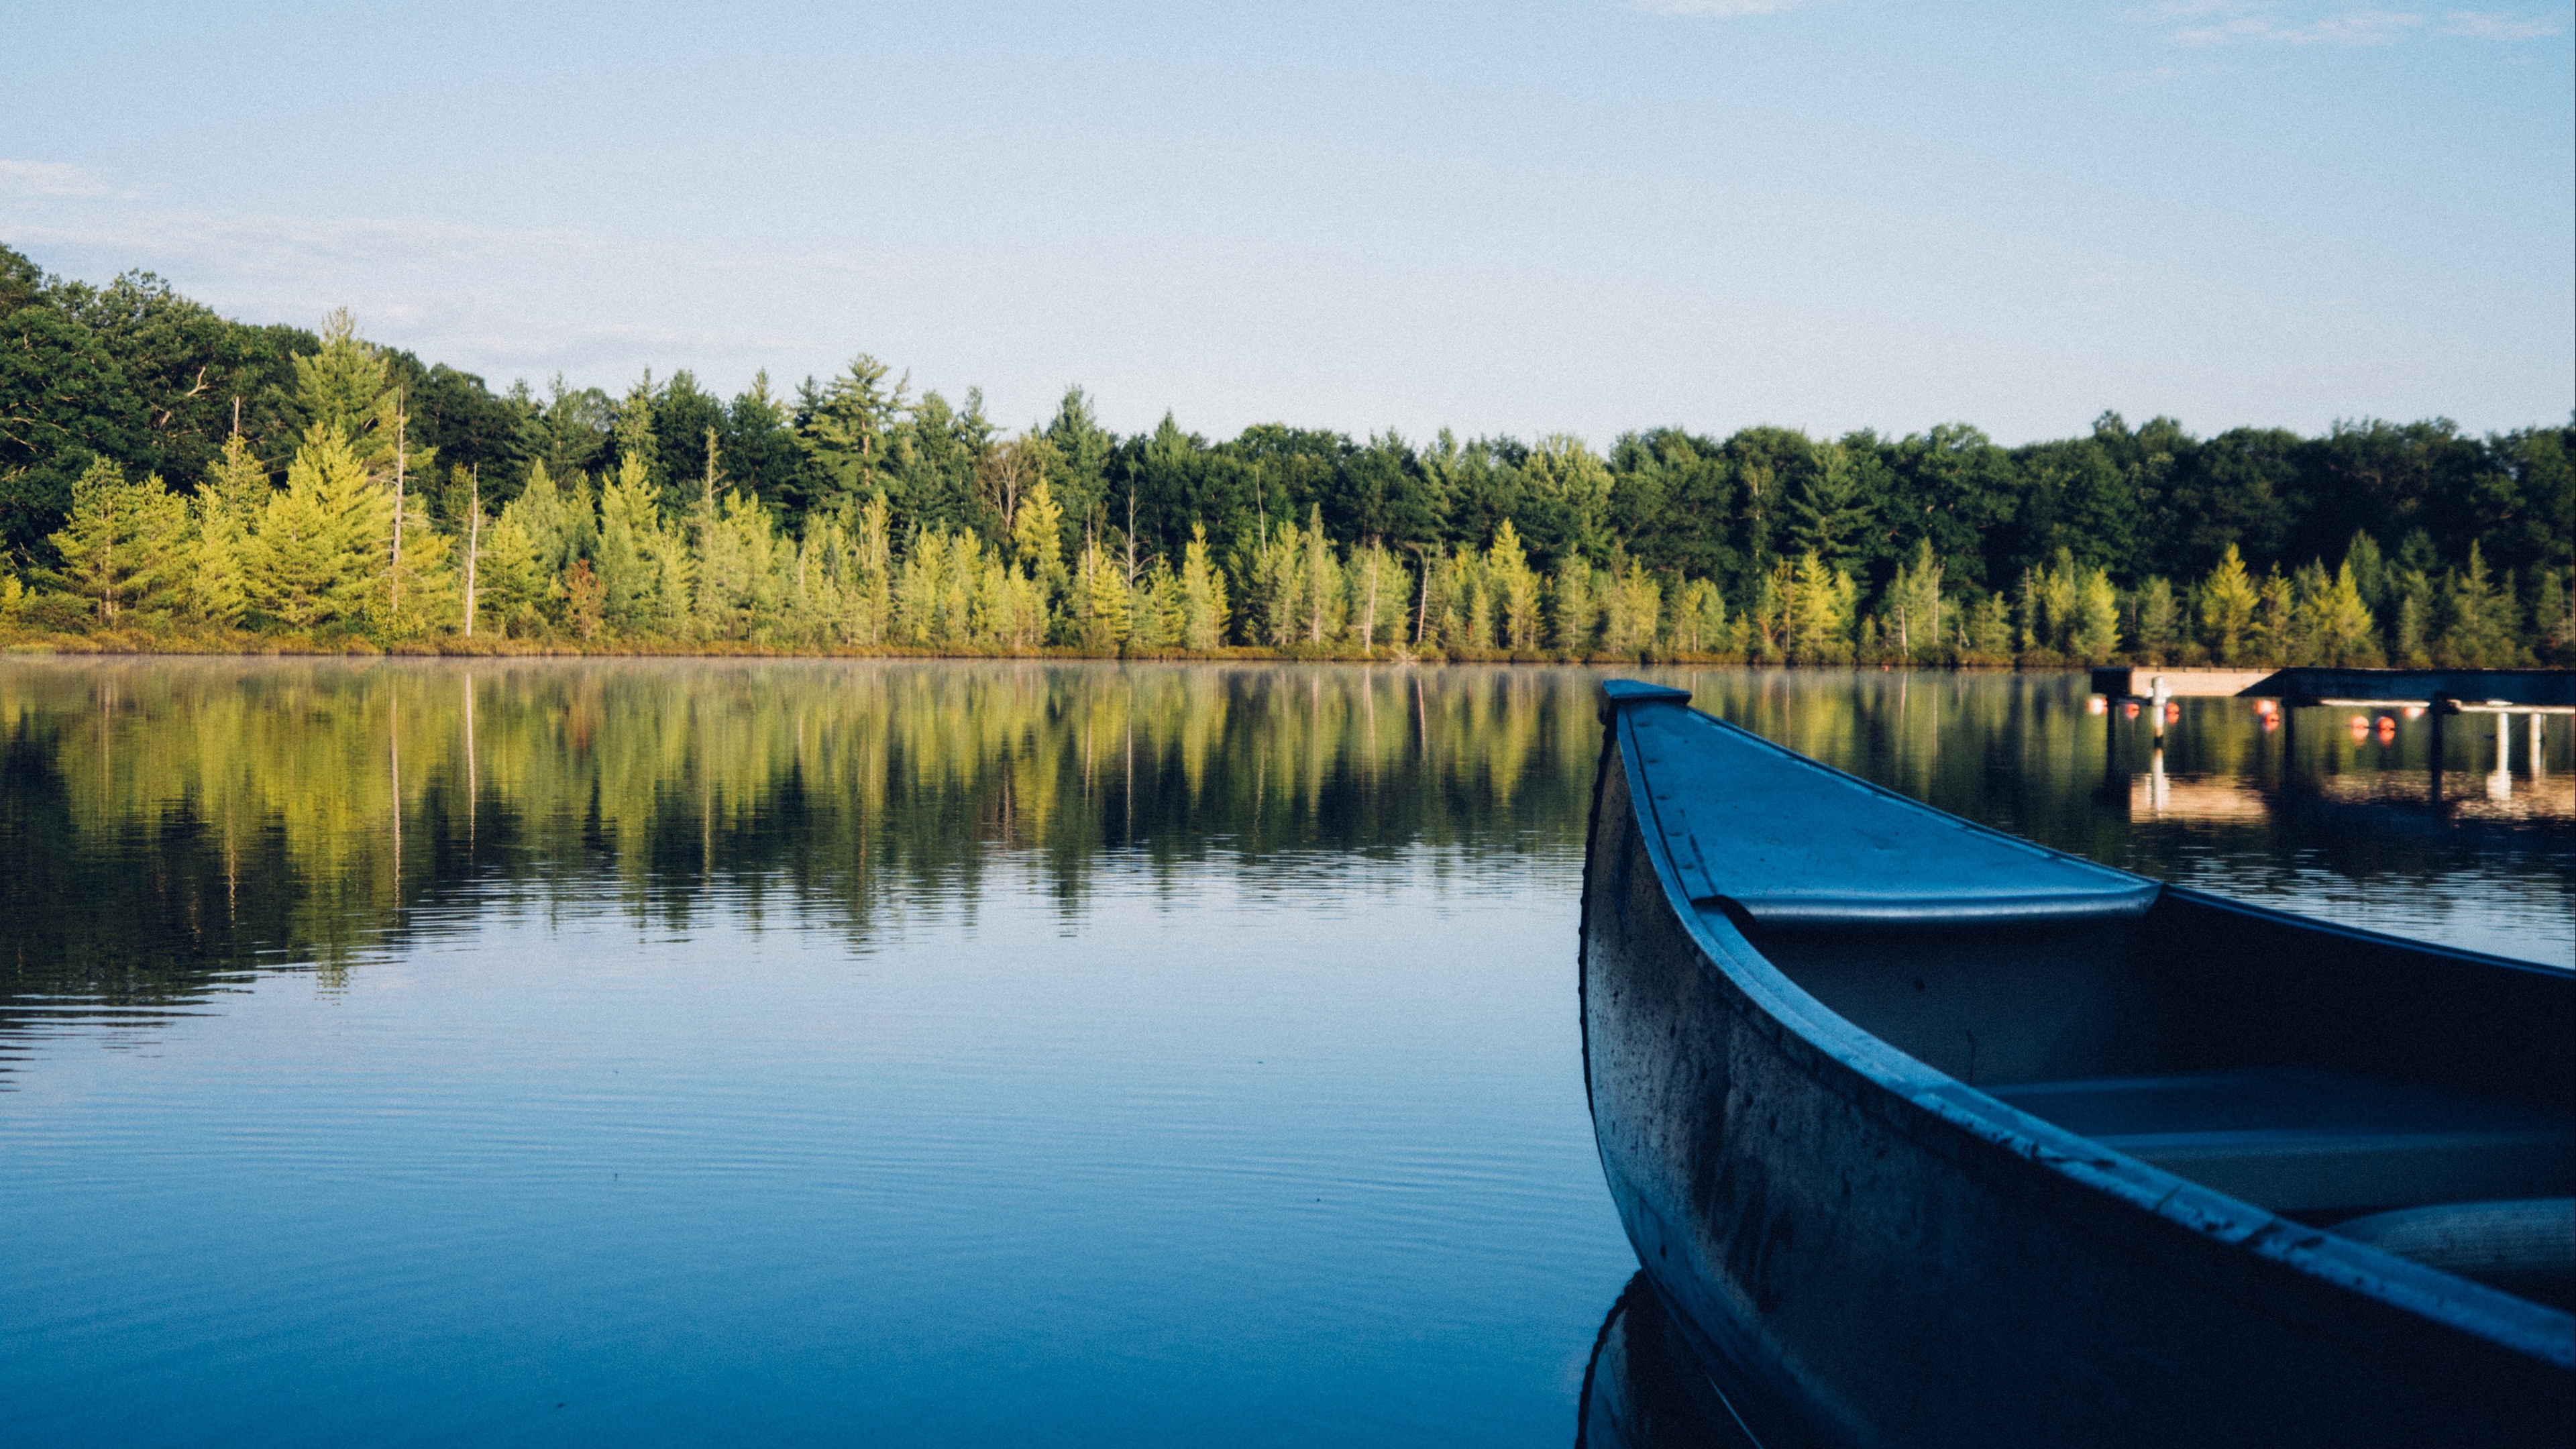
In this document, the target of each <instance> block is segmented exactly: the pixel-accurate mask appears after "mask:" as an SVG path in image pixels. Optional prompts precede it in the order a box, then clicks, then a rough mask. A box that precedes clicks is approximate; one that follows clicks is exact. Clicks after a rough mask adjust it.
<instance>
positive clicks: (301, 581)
mask: <svg viewBox="0 0 2576 1449" xmlns="http://www.w3.org/2000/svg"><path fill="white" fill-rule="evenodd" d="M392 524H393V498H392V495H391V494H390V493H388V492H386V491H385V490H383V489H381V488H378V487H377V486H376V485H375V484H374V483H373V482H372V481H371V480H370V479H369V478H368V477H367V470H366V468H365V466H364V465H363V464H361V463H360V462H359V461H358V457H357V453H356V451H355V450H354V449H353V448H352V447H351V446H350V444H349V440H348V436H347V435H346V434H345V433H343V432H341V431H340V430H338V429H337V428H335V427H333V426H332V425H331V424H330V423H329V422H328V421H327V420H325V421H317V422H315V423H314V424H313V425H312V427H311V428H310V430H308V431H307V432H306V434H305V439H304V446H302V447H301V448H298V449H297V450H296V453H295V460H294V461H293V462H292V463H291V464H289V465H288V467H287V470H286V487H284V488H283V489H280V490H279V491H277V492H276V493H273V494H271V495H270V497H269V499H268V501H267V503H266V504H265V505H264V506H263V507H262V508H261V509H260V514H259V519H258V523H257V526H256V527H255V528H253V529H252V531H251V533H250V536H249V538H248V539H247V540H246V542H245V543H244V545H243V548H242V564H243V568H242V583H243V587H244V591H245V592H246V593H247V594H248V595H249V597H250V602H251V606H252V607H253V608H255V609H257V610H259V611H260V612H261V613H264V614H266V615H268V616H270V617H271V618H274V619H276V620H277V621H278V622H280V623H282V624H284V625H285V626H286V627H288V628H290V629H294V630H297V631H299V632H301V631H306V630H311V629H316V628H320V627H322V626H324V625H329V624H354V623H356V622H357V621H358V620H359V618H360V617H361V616H362V615H363V613H364V611H365V609H366V607H367V596H368V592H369V586H370V585H371V584H372V583H373V582H374V565H375V563H376V560H377V552H376V547H377V541H378V540H380V539H381V540H386V541H388V542H390V538H391V534H390V529H391V527H392Z"/></svg>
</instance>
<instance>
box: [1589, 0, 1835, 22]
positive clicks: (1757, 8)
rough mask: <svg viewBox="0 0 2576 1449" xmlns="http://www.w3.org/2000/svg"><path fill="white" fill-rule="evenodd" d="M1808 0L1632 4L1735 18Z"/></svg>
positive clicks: (1654, 10)
mask: <svg viewBox="0 0 2576 1449" xmlns="http://www.w3.org/2000/svg"><path fill="white" fill-rule="evenodd" d="M1805 3H1807V0H1636V3H1635V4H1634V5H1632V6H1630V7H1629V8H1630V9H1633V10H1642V11H1644V12H1645V13H1646V14H1648V15H1701V16H1708V17H1712V18H1716V19H1735V18H1738V17H1741V16H1747V15H1777V14H1779V13H1780V12H1781V11H1783V10H1794V9H1796V8H1797V7H1798V6H1800V5H1804V4H1805Z"/></svg>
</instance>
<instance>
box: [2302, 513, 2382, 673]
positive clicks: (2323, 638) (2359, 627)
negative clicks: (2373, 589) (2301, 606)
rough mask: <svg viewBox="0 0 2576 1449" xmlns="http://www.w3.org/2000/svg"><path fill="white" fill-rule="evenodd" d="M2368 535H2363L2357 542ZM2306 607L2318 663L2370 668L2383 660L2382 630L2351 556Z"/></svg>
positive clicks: (2309, 634)
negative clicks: (2368, 602)
mask: <svg viewBox="0 0 2576 1449" xmlns="http://www.w3.org/2000/svg"><path fill="white" fill-rule="evenodd" d="M2369 538H2370V535H2368V534H2362V535H2360V536H2359V539H2358V541H2357V542H2368V541H2369ZM2355 551H2356V552H2357V551H2358V548H2357V547H2356V549H2355ZM2374 552H2375V550H2374ZM2305 606H2306V609H2307V614H2308V619H2307V637H2308V640H2309V648H2310V652H2311V653H2312V654H2313V656H2314V657H2315V659H2316V660H2317V661H2318V662H2319V663H2322V664H2333V665H2342V666H2363V667H2367V666H2372V665H2376V664H2378V663H2379V662H2380V652H2379V631H2378V629H2377V627H2376V624H2375V622H2374V621H2373V620H2372V618H2371V617H2370V606H2369V605H2368V604H2365V603H2363V602H2362V596H2361V581H2360V578H2359V571H2358V570H2356V569H2355V568H2354V567H2353V565H2352V560H2351V558H2350V557H2349V556H2347V557H2346V558H2345V560H2344V563H2343V567H2341V568H2339V569H2337V570H2335V578H2334V582H2333V583H2332V584H2331V585H2328V586H2326V587H2324V588H2320V589H2318V590H2317V591H2316V592H2315V593H2313V594H2311V595H2310V596H2309V597H2308V599H2307V600H2306V601H2305Z"/></svg>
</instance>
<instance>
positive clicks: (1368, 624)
mask: <svg viewBox="0 0 2576 1449" xmlns="http://www.w3.org/2000/svg"><path fill="white" fill-rule="evenodd" d="M1377 576H1378V557H1377V540H1376V539H1370V540H1369V600H1368V608H1367V609H1366V610H1365V611H1364V612H1362V613H1361V615H1360V648H1362V649H1363V650H1370V649H1375V648H1376V647H1377Z"/></svg>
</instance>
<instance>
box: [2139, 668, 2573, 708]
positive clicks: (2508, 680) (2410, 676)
mask: <svg viewBox="0 0 2576 1449" xmlns="http://www.w3.org/2000/svg"><path fill="white" fill-rule="evenodd" d="M2093 692H2094V693H2095V694H2098V695H2101V696H2102V697H2104V698H2105V699H2111V700H2130V699H2213V698H2226V699H2277V700H2279V701H2280V702H2281V703H2282V705H2283V706H2284V707H2287V708H2293V709H2295V708H2300V707H2303V706H2309V705H2324V706H2327V707H2330V708H2352V709H2404V708H2415V709H2430V710H2438V711H2439V712H2441V713H2444V714H2576V670H2568V669H2325V668H2317V667H2312V666H2305V665H2303V666H2301V667H2299V668H2296V669H2272V670H2262V669H2152V668H2148V667H2146V666H2144V665H2118V666H2114V667H2108V668H2102V669H2096V670H2094V671H2093Z"/></svg>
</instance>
